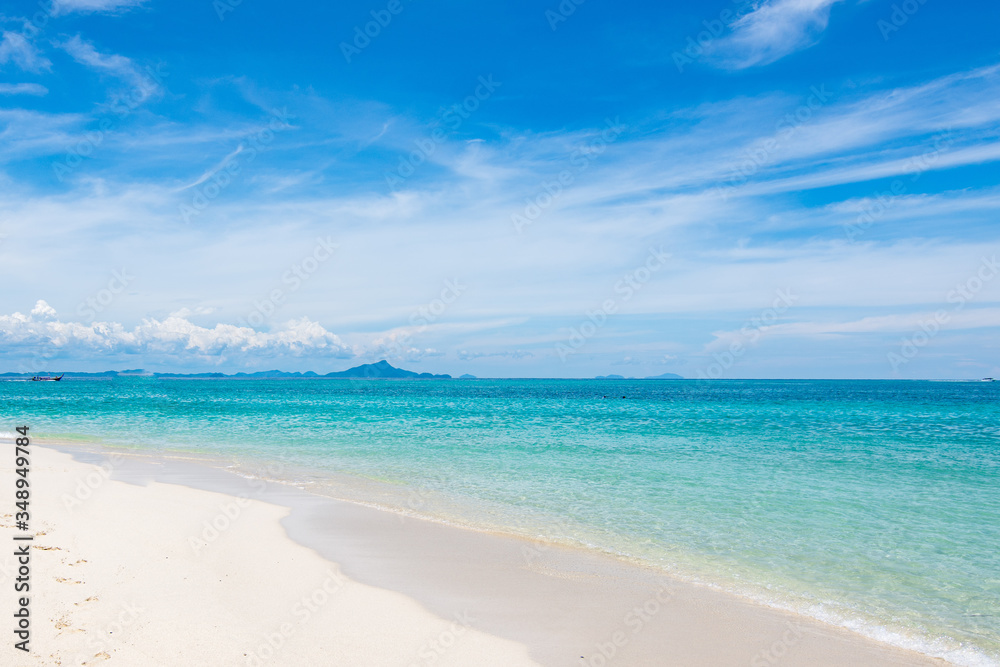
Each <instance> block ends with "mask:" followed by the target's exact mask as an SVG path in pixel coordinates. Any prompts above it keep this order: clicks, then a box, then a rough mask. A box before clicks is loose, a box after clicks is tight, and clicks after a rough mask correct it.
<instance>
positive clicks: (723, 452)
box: [0, 378, 1000, 665]
mask: <svg viewBox="0 0 1000 667" xmlns="http://www.w3.org/2000/svg"><path fill="white" fill-rule="evenodd" d="M20 424H28V425H29V426H30V427H31V429H32V435H33V436H35V437H36V438H41V439H46V438H47V439H51V440H71V441H77V442H97V443H101V444H104V445H108V446H119V447H128V448H132V449H139V450H153V451H157V452H175V453H179V454H184V453H187V454H197V455H199V456H206V457H210V458H213V459H216V460H219V461H222V462H226V463H227V464H231V465H232V466H233V467H235V468H236V469H237V470H238V471H242V472H243V473H244V474H255V475H266V476H269V477H273V478H277V479H284V480H289V481H292V482H295V483H298V484H300V485H302V486H305V487H307V488H311V489H313V490H316V491H317V492H321V493H329V494H330V495H334V496H338V497H345V498H349V499H353V500H359V501H365V502H370V503H375V504H378V505H382V506H386V507H390V508H393V509H396V510H398V511H403V512H408V513H415V514H420V515H424V516H430V517H434V518H437V519H439V520H447V521H451V522H455V523H461V524H467V525H473V526H480V527H487V528H492V529H502V530H507V531H510V532H515V533H519V534H523V535H528V536H532V537H535V536H544V537H546V538H549V539H555V540H558V541H562V542H567V543H572V544H578V545H583V546H586V547H588V548H593V549H600V550H603V551H607V552H610V553H614V554H617V555H620V556H622V557H627V558H631V559H637V560H640V561H642V562H645V563H647V564H650V565H653V566H656V567H661V568H664V569H667V570H669V571H671V572H673V573H675V574H677V575H679V576H682V577H685V578H688V579H691V580H697V581H701V582H704V583H708V584H712V585H715V586H718V587H721V588H724V589H727V590H731V591H734V592H738V593H741V594H743V595H748V596H752V597H754V598H756V599H758V600H761V601H763V602H766V603H768V604H772V605H775V606H779V607H783V608H787V609H792V610H795V611H799V612H801V613H805V614H808V615H811V616H814V617H818V618H821V619H823V620H826V621H829V622H832V623H837V624H841V625H844V626H847V627H850V628H853V629H855V630H857V631H859V632H862V633H864V634H867V635H869V636H872V637H875V638H878V639H881V640H883V641H887V642H890V643H894V644H897V645H901V646H905V647H908V648H914V649H917V650H920V651H922V652H924V653H928V654H931V655H936V656H940V657H944V658H946V659H947V660H949V661H951V662H953V663H955V664H961V665H997V664H1000V383H976V382H903V381H901V382H895V381H713V382H699V381H628V380H625V381H622V380H618V381H614V380H611V381H604V380H470V381H464V380H415V381H407V380H400V381H384V380H383V381H379V380H367V381H350V380H266V381H248V380H154V379H146V378H118V379H114V380H70V379H67V380H64V381H63V382H61V383H31V382H15V381H6V382H0V434H3V433H6V434H8V435H9V434H10V432H12V431H13V429H14V427H15V426H17V425H20Z"/></svg>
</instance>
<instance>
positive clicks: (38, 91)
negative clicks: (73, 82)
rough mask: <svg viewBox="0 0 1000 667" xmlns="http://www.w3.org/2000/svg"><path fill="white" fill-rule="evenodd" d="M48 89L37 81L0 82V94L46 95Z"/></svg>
mask: <svg viewBox="0 0 1000 667" xmlns="http://www.w3.org/2000/svg"><path fill="white" fill-rule="evenodd" d="M48 92H49V89H48V88H46V87H45V86H42V85H39V84H37V83H0V95H38V96H41V95H47V94H48Z"/></svg>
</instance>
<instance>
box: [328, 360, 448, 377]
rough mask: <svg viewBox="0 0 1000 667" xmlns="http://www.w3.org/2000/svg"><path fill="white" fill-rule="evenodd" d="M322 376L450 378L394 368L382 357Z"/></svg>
mask: <svg viewBox="0 0 1000 667" xmlns="http://www.w3.org/2000/svg"><path fill="white" fill-rule="evenodd" d="M323 377H328V378H387V379H402V378H421V379H434V380H450V379H451V376H450V375H433V374H431V373H415V372H413V371H406V370H403V369H402V368H396V367H395V366H392V365H390V364H389V362H388V361H386V360H385V359H383V360H382V361H379V362H377V363H374V364H361V365H360V366H355V367H354V368H348V369H347V370H346V371H338V372H336V373H327V374H326V375H324V376H323Z"/></svg>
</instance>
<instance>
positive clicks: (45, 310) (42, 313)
mask: <svg viewBox="0 0 1000 667" xmlns="http://www.w3.org/2000/svg"><path fill="white" fill-rule="evenodd" d="M31 314H32V315H35V316H37V317H42V318H49V317H55V316H56V309H55V308H53V307H52V306H50V305H49V304H47V303H45V301H43V300H42V299H39V300H38V303H36V304H35V307H34V308H32V309H31Z"/></svg>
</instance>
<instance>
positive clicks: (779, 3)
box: [713, 0, 840, 69]
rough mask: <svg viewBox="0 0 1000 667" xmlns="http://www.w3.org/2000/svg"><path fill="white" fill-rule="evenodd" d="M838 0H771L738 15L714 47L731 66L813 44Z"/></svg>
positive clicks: (770, 60) (765, 60)
mask: <svg viewBox="0 0 1000 667" xmlns="http://www.w3.org/2000/svg"><path fill="white" fill-rule="evenodd" d="M839 1H840V0H773V1H772V2H765V3H763V4H761V5H760V6H758V7H757V8H756V9H754V11H752V12H750V13H749V14H745V15H744V16H742V17H740V18H739V19H738V20H737V21H736V22H735V23H734V24H733V25H732V26H731V27H732V30H733V32H732V34H731V35H729V36H728V37H724V38H722V39H720V40H719V41H718V42H717V43H716V44H715V45H714V48H713V51H714V52H715V55H716V56H717V57H718V58H719V59H720V63H721V64H722V65H723V66H725V67H730V68H733V69H744V68H747V67H753V66H755V65H767V64H770V63H773V62H774V61H776V60H779V59H781V58H783V57H785V56H787V55H789V54H790V53H794V52H795V51H799V50H801V49H804V48H807V47H809V46H812V45H813V44H814V43H815V42H816V40H817V38H818V36H819V35H820V34H821V33H822V32H823V31H824V30H825V29H826V26H827V22H828V21H829V19H830V7H831V6H832V5H834V4H835V3H837V2H839Z"/></svg>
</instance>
